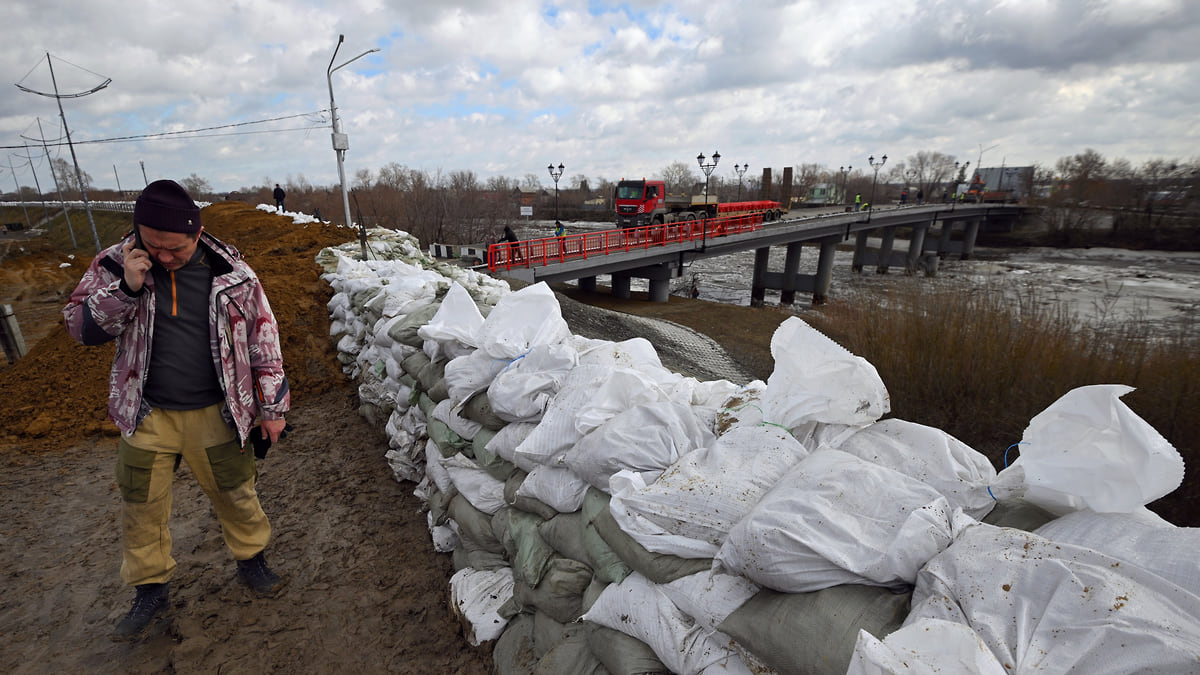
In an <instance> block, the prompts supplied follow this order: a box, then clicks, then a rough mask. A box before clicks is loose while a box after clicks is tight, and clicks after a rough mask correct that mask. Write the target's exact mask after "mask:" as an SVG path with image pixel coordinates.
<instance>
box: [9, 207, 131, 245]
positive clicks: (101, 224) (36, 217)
mask: <svg viewBox="0 0 1200 675" xmlns="http://www.w3.org/2000/svg"><path fill="white" fill-rule="evenodd" d="M47 206H49V207H50V209H49V211H50V214H51V217H50V219H49V220H48V221H46V223H44V224H41V225H37V224H38V223H39V222H40V221H41V220H42V219H43V218H44V217H45V215H46V212H45V211H43V210H42V207H41V206H38V207H32V206H31V207H28V208H29V217H30V218H31V219H33V222H34V224H35V225H37V226H38V228H39V229H42V230H45V234H44V235H43V236H41V237H38V238H37V239H36V240H35V241H31V242H30V245H33V246H37V247H39V248H41V249H44V250H52V251H58V252H61V253H74V254H76V255H84V256H93V255H96V240H95V237H93V236H92V225H91V222H89V220H88V215H87V212H86V211H84V210H83V209H68V210H67V216H69V217H70V230H68V229H67V216H64V215H63V212H62V209H61V208H59V206H58V204H51V203H49V202H47ZM92 220H94V221H95V223H96V234H97V235H98V236H99V237H100V246H101V248H104V247H107V246H110V245H112V244H115V243H117V242H118V241H120V239H121V237H122V235H124V234H125V233H126V232H129V231H130V230H131V229H133V214H131V213H123V212H119V211H100V210H97V209H92ZM0 222H3V223H21V225H22V226H24V227H26V228H28V226H27V225H25V213H24V212H23V211H22V210H21V207H19V206H3V207H0ZM72 231H73V232H74V234H75V241H74V243H72V241H71V232H72ZM14 234H19V233H14Z"/></svg>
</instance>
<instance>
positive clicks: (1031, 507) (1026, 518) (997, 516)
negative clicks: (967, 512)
mask: <svg viewBox="0 0 1200 675" xmlns="http://www.w3.org/2000/svg"><path fill="white" fill-rule="evenodd" d="M1052 520H1054V514H1053V513H1050V512H1049V511H1047V510H1046V509H1043V508H1042V507H1040V506H1037V505H1036V504H1032V503H1030V502H1027V501H1025V500H1024V499H1005V500H1002V501H998V502H996V506H995V507H993V508H992V510H991V512H989V513H988V514H987V515H986V516H984V518H983V522H985V523H987V524H988V525H995V526H996V527H1011V528H1014V529H1018V530H1025V531H1026V532H1033V531H1034V530H1036V529H1038V528H1039V527H1041V526H1043V525H1045V524H1046V523H1048V522H1050V521H1052Z"/></svg>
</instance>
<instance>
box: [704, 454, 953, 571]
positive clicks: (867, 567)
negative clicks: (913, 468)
mask: <svg viewBox="0 0 1200 675" xmlns="http://www.w3.org/2000/svg"><path fill="white" fill-rule="evenodd" d="M950 517H951V510H950V506H949V504H948V503H947V502H946V498H945V497H943V496H941V495H940V494H938V492H937V491H936V490H934V489H933V488H931V487H929V486H928V485H925V484H924V483H921V482H919V481H917V480H914V479H912V478H909V477H908V476H905V475H904V474H901V473H899V472H897V471H894V470H892V469H889V468H887V467H884V466H879V465H878V464H871V463H869V462H866V461H864V460H861V459H859V458H857V457H855V456H854V455H850V454H848V453H845V452H841V451H839V450H822V451H820V452H814V453H812V454H811V455H809V456H808V457H805V458H804V459H802V460H800V461H799V462H798V463H797V464H796V465H795V466H793V467H792V468H791V469H790V470H789V471H788V472H787V473H786V474H784V475H783V477H781V478H780V479H779V480H778V481H777V482H776V483H775V485H774V486H773V487H772V488H771V489H770V490H768V491H767V492H766V494H764V495H763V497H762V499H761V500H759V502H758V504H756V505H755V506H754V508H753V509H751V511H750V514H749V515H747V516H746V517H745V518H743V519H742V520H741V522H739V523H738V524H737V525H735V526H734V527H733V529H731V530H730V531H729V536H728V537H727V538H726V540H725V543H724V545H722V546H721V549H720V551H719V552H718V553H717V556H716V560H717V561H718V562H719V563H720V564H721V566H722V567H723V569H725V570H728V571H732V572H736V573H739V574H743V575H745V576H746V577H748V578H749V579H750V580H752V581H754V582H755V583H758V584H760V585H762V586H765V587H767V588H772V589H774V590H777V591H782V592H784V593H804V592H807V591H816V590H820V589H822V588H828V587H830V586H836V585H838V584H867V585H874V586H887V587H891V588H903V587H904V586H905V585H908V584H912V583H913V582H914V581H915V580H916V576H917V570H919V569H920V568H921V566H922V565H924V564H925V562H926V561H927V560H929V559H930V558H932V557H933V556H934V555H937V554H938V553H939V552H941V551H942V550H943V549H944V548H946V546H948V545H950V542H951V540H953V538H954V536H953V535H954V532H953V530H952V527H951V522H950ZM963 518H966V517H965V516H963ZM968 520H969V519H968Z"/></svg>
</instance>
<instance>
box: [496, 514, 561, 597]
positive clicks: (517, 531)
mask: <svg viewBox="0 0 1200 675" xmlns="http://www.w3.org/2000/svg"><path fill="white" fill-rule="evenodd" d="M507 511H508V512H509V513H508V538H509V539H510V540H511V541H512V545H511V546H505V548H507V549H509V550H510V551H515V553H514V554H513V556H512V570H513V579H514V580H516V579H520V580H521V581H522V582H523V583H524V584H525V585H526V586H531V587H532V586H537V585H538V583H540V582H541V580H542V576H543V575H545V573H546V570H547V569H548V568H549V566H550V559H551V558H553V557H554V549H553V548H551V547H550V545H549V544H547V543H546V542H545V541H544V540H543V539H542V535H540V534H538V525H539V524H540V523H541V522H543V521H542V519H541V518H540V517H539V516H535V515H533V514H532V513H525V512H524V511H519V510H517V509H507Z"/></svg>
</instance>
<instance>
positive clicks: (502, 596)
mask: <svg viewBox="0 0 1200 675" xmlns="http://www.w3.org/2000/svg"><path fill="white" fill-rule="evenodd" d="M512 587H513V581H512V570H510V569H507V568H505V569H499V570H490V571H479V570H473V569H470V568H467V569H460V570H459V571H457V572H455V573H454V576H452V577H450V606H451V608H453V610H454V613H455V614H456V615H457V616H458V618H459V619H460V621H462V623H463V632H464V634H465V635H466V638H467V642H470V643H471V645H472V646H475V647H478V646H479V645H481V644H483V643H484V642H487V641H489V640H494V639H496V638H497V637H499V636H500V634H501V633H502V632H504V627H505V626H506V625H507V624H508V621H507V620H505V619H503V618H502V617H501V616H500V614H499V613H498V612H497V610H498V609H499V608H500V606H501V605H503V604H504V603H505V602H507V601H508V599H509V598H511V597H512Z"/></svg>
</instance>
